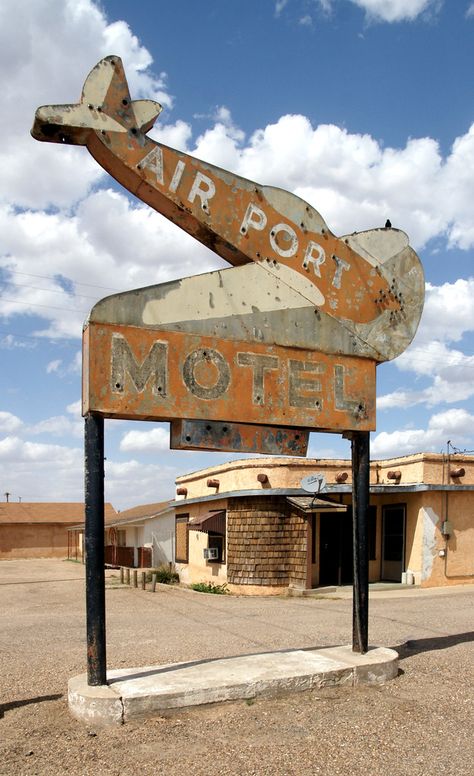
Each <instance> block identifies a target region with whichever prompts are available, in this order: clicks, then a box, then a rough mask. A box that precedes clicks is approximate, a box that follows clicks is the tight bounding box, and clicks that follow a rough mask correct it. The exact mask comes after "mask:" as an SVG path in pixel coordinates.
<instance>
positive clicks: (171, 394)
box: [32, 56, 424, 449]
mask: <svg viewBox="0 0 474 776" xmlns="http://www.w3.org/2000/svg"><path fill="white" fill-rule="evenodd" d="M160 111H161V106H160V105H159V104H158V103H156V102H154V101H151V100H135V101H132V100H131V98H130V93H129V90H128V86H127V81H126V78H125V73H124V70H123V66H122V62H121V60H120V59H119V58H118V57H115V56H110V57H106V58H105V59H103V60H102V61H101V62H99V63H98V65H96V67H95V68H94V69H93V70H92V71H91V73H90V74H89V76H88V78H87V79H86V82H85V85H84V88H83V92H82V96H81V100H80V102H79V103H78V104H76V105H53V106H44V107H42V108H39V109H38V111H37V113H36V118H35V123H34V127H33V130H32V134H33V136H34V137H36V138H37V139H38V140H45V141H50V142H58V143H73V144H79V145H85V146H87V148H88V150H89V151H90V153H91V154H92V155H93V156H94V158H95V159H96V160H97V161H98V162H99V163H100V164H101V165H102V166H103V167H104V168H105V169H106V170H108V171H109V172H110V174H111V175H113V176H114V177H115V178H116V179H117V180H118V181H120V182H121V183H122V184H123V185H124V186H125V187H126V188H127V189H129V191H131V192H133V193H134V194H135V195H136V196H137V197H139V198H140V199H142V200H143V201H144V202H146V203H148V204H149V205H151V206H152V207H154V208H155V209H156V210H158V211H159V212H160V213H162V214H163V215H164V216H166V217H167V218H169V219H170V220H172V221H173V222H174V223H176V224H177V225H178V226H180V227H181V228H182V229H184V230H185V231H187V232H188V233H189V234H191V235H192V236H193V237H195V238H196V239H197V240H199V241H201V242H202V243H204V244H205V245H207V246H209V247H210V248H211V249H212V250H214V251H215V252H216V253H218V254H219V255H220V256H222V257H223V258H224V259H226V260H227V261H229V263H230V264H232V265H234V266H233V268H232V269H228V270H222V271H220V272H214V273H207V274H204V275H198V276H195V277H191V278H185V279H182V280H178V281H173V282H171V283H165V284H161V285H158V286H151V287H149V288H144V289H138V290H135V291H132V292H127V293H123V294H116V295H114V296H112V297H108V298H106V299H104V300H102V301H101V302H99V303H98V305H96V306H95V307H94V309H93V310H92V312H91V315H90V317H89V320H88V322H87V325H86V329H85V340H84V362H85V369H84V375H85V378H84V402H83V406H84V412H85V413H87V412H91V411H94V412H99V413H102V414H103V415H105V416H108V417H122V418H137V419H140V418H147V419H151V418H154V419H160V420H163V419H170V420H171V419H187V420H200V419H206V420H208V421H209V422H211V423H212V422H219V421H228V422H231V421H232V422H234V423H244V424H249V425H248V427H247V429H245V433H244V431H243V432H242V434H241V435H240V438H241V439H244V438H247V439H248V434H249V433H254V432H250V429H251V426H252V424H257V425H268V424H271V425H280V426H281V427H282V428H286V427H301V428H314V429H324V430H334V431H339V430H344V431H347V430H368V429H374V428H375V364H376V363H380V362H382V361H386V360H388V359H391V358H394V357H395V356H397V355H398V354H399V353H401V352H402V351H403V350H404V349H405V347H406V346H407V345H408V344H409V342H410V341H411V339H412V338H413V336H414V333H415V331H416V328H417V325H418V321H419V318H420V315H421V309H422V305H423V290H424V280H423V271H422V268H421V264H420V262H419V259H418V257H417V255H416V253H415V252H414V251H413V250H412V249H411V248H410V246H409V245H408V239H407V237H406V235H405V234H404V233H403V232H400V231H398V230H395V229H391V228H390V229H386V228H384V229H375V230H371V231H368V232H362V233H354V234H352V235H347V236H345V237H341V238H337V237H335V236H334V235H333V234H332V233H331V232H330V230H329V229H328V227H327V225H326V224H325V222H324V220H323V218H322V217H321V216H320V214H319V213H318V212H317V211H316V210H315V209H314V208H313V207H311V206H310V205H309V204H308V203H306V202H304V201H303V200H301V199H300V198H299V197H297V196H295V195H293V194H291V193H289V192H287V191H283V190H281V189H277V188H274V187H270V186H262V185H260V184H257V183H254V182H252V181H249V180H247V179H245V178H242V177H240V176H238V175H235V174H233V173H230V172H228V171H226V170H223V169H220V168H218V167H216V166H214V165H211V164H208V163H206V162H203V161H200V160H199V159H196V158H194V157H192V156H190V155H189V154H184V153H182V152H178V151H176V150H174V149H172V148H169V147H167V146H164V145H163V144H161V143H158V142H156V141H154V140H152V139H151V138H149V137H148V136H147V135H146V132H147V131H148V130H149V129H150V128H151V127H152V126H153V123H154V121H155V119H156V117H157V116H158V115H159V113H160ZM235 265H243V266H235ZM158 384H160V385H158ZM212 430H213V434H214V435H215V433H217V432H216V429H212ZM214 432H215V433H214ZM237 436H238V435H237ZM237 436H236V437H235V438H237ZM253 439H254V442H255V439H256V437H255V433H254V438H253ZM246 444H250V448H249V447H243V448H242V449H252V444H253V443H252V442H250V443H249V442H247V443H246Z"/></svg>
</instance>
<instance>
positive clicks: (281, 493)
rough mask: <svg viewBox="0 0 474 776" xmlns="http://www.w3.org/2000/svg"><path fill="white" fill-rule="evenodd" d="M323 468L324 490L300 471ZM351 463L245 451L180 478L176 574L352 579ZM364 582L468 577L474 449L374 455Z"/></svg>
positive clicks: (308, 585) (243, 588)
mask: <svg viewBox="0 0 474 776" xmlns="http://www.w3.org/2000/svg"><path fill="white" fill-rule="evenodd" d="M316 473H318V474H319V473H322V474H323V475H324V477H325V480H326V487H325V488H324V491H323V492H321V493H319V494H317V495H314V494H311V493H308V492H306V491H305V490H304V489H303V488H302V486H301V482H302V480H303V479H304V478H305V477H307V476H309V475H314V474H316ZM351 490H352V483H351V464H350V461H347V460H323V459H296V458H278V457H272V458H265V457H259V458H255V459H246V460H243V459H240V460H236V461H231V462H228V463H224V464H220V465H218V466H214V467H210V468H207V469H203V470H201V471H197V472H194V473H191V474H186V475H183V476H181V477H178V478H177V480H176V499H175V501H174V502H172V504H171V505H170V506H171V507H173V508H174V521H175V525H174V529H175V536H174V549H173V558H172V560H173V561H174V562H175V564H176V568H177V570H178V571H179V574H180V580H181V582H182V583H184V584H186V583H193V582H201V581H211V582H214V583H216V584H222V583H224V582H226V583H227V585H228V588H229V590H230V591H231V592H233V593H238V594H251V595H252V594H253V595H255V594H264V595H265V594H279V593H280V594H281V593H282V592H288V591H289V592H294V593H297V592H303V591H305V590H311V589H314V588H324V587H335V586H340V585H350V584H351V583H352V581H353V577H352V506H351ZM368 549H369V581H370V582H379V581H384V582H390V583H404V584H415V585H420V586H422V587H429V586H438V585H455V584H466V583H470V582H471V583H472V582H474V457H473V456H466V455H451V456H449V457H448V456H447V455H443V454H433V453H419V454H416V455H410V456H406V457H401V458H393V459H390V460H383V461H373V462H372V463H371V466H370V512H369V547H368Z"/></svg>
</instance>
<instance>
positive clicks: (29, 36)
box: [0, 0, 172, 208]
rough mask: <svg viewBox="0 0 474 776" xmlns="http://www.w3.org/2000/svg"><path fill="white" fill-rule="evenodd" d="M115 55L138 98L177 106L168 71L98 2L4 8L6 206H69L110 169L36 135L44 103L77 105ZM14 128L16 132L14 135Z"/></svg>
mask: <svg viewBox="0 0 474 776" xmlns="http://www.w3.org/2000/svg"><path fill="white" fill-rule="evenodd" d="M110 53H115V54H118V55H119V56H121V57H122V58H123V60H124V62H125V65H126V68H127V73H128V75H129V77H130V84H131V88H132V89H133V93H134V95H135V96H136V97H141V96H147V97H154V98H155V99H159V101H161V102H162V103H163V104H165V105H170V104H171V102H172V100H171V98H170V96H169V94H168V90H167V88H166V77H165V75H164V74H159V75H155V74H153V72H152V71H151V70H150V65H151V56H150V54H149V52H148V51H147V50H146V49H145V48H144V47H142V46H140V44H139V43H138V40H137V38H136V37H135V36H134V35H133V34H132V32H131V30H130V28H129V27H128V25H127V24H126V23H125V22H116V23H114V24H108V22H107V20H106V18H105V16H104V14H103V13H102V11H101V10H100V9H99V7H98V5H97V4H95V3H93V2H92V0H22V2H21V3H18V2H15V0H5V1H4V2H3V3H2V4H1V7H0V70H1V72H2V87H3V88H2V101H3V104H2V112H1V116H0V134H1V136H2V144H1V147H0V169H1V170H2V175H1V177H0V202H1V201H8V202H11V201H14V202H15V203H16V205H18V206H21V207H34V208H46V207H49V206H51V205H54V206H56V207H60V208H61V207H69V206H71V205H72V204H73V203H74V202H76V201H77V200H78V199H80V198H82V197H84V196H85V195H86V194H87V192H88V191H89V190H90V188H91V186H92V185H93V184H94V183H96V182H97V181H98V180H99V179H100V178H101V177H102V171H101V169H100V168H99V167H98V166H97V164H96V162H94V161H93V160H92V158H90V157H89V155H88V154H87V153H85V152H84V149H81V148H74V147H64V148H62V149H61V151H62V153H61V161H60V163H59V161H58V154H57V150H58V149H57V148H55V147H54V146H53V145H50V144H49V143H38V142H37V141H35V140H33V138H31V137H30V133H29V130H30V127H31V126H32V123H33V118H34V113H35V110H36V108H37V107H38V106H39V105H45V104H46V105H47V104H51V103H68V102H74V101H75V100H77V99H78V98H79V95H80V91H81V88H82V84H83V81H84V80H85V78H86V76H87V72H84V62H86V63H90V66H91V67H92V66H93V65H95V63H96V62H97V61H98V60H99V59H101V58H102V57H103V56H105V55H107V54H110ZM12 127H14V131H12Z"/></svg>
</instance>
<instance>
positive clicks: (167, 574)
mask: <svg viewBox="0 0 474 776" xmlns="http://www.w3.org/2000/svg"><path fill="white" fill-rule="evenodd" d="M152 574H156V581H157V582H161V584H162V585H174V584H176V582H179V574H178V572H177V571H175V570H174V569H170V567H169V566H160V567H159V568H157V569H156V571H153V572H149V573H148V574H147V581H148V582H151V580H152ZM148 577H149V579H148Z"/></svg>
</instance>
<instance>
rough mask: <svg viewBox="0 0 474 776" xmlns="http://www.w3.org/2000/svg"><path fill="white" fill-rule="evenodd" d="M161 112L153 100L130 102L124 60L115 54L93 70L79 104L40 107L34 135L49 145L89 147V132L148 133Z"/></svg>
mask: <svg viewBox="0 0 474 776" xmlns="http://www.w3.org/2000/svg"><path fill="white" fill-rule="evenodd" d="M160 113H161V105H160V104H159V103H158V102H155V101H154V100H135V101H132V100H131V99H130V92H129V89H128V84H127V79H126V76H125V71H124V68H123V64H122V60H121V59H120V57H117V56H113V55H112V56H108V57H105V59H101V61H100V62H99V63H98V64H97V65H96V66H95V67H94V68H93V70H91V72H90V73H89V75H88V76H87V78H86V81H85V83H84V87H83V90H82V95H81V101H80V102H79V103H77V104H73V105H43V106H41V107H40V108H38V110H37V111H36V114H35V121H34V124H33V128H32V130H31V134H32V135H33V137H34V138H35V139H36V140H43V141H46V142H49V143H69V144H72V145H86V144H87V139H88V137H89V134H90V132H101V133H106V132H122V133H127V132H131V133H133V134H136V133H137V132H147V131H148V130H149V129H151V127H152V126H153V124H154V122H155V119H156V117H157V116H159V114H160Z"/></svg>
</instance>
